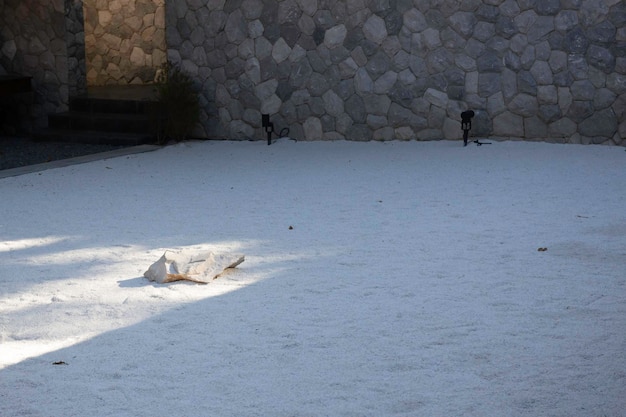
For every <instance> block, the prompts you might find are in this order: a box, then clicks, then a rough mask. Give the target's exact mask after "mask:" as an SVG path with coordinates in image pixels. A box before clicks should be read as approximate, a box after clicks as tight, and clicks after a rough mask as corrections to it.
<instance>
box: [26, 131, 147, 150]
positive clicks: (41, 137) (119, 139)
mask: <svg viewBox="0 0 626 417" xmlns="http://www.w3.org/2000/svg"><path fill="white" fill-rule="evenodd" d="M33 140H35V141H38V142H66V143H84V144H92V145H121V146H136V145H145V144H154V143H156V137H155V136H154V135H153V134H146V133H141V132H138V133H128V132H106V131H101V130H71V129H56V128H47V129H42V130H39V131H36V132H34V134H33Z"/></svg>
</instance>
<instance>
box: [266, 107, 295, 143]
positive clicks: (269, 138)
mask: <svg viewBox="0 0 626 417" xmlns="http://www.w3.org/2000/svg"><path fill="white" fill-rule="evenodd" d="M261 125H262V126H263V129H265V132H266V133H267V144H268V145H271V144H272V133H276V131H275V130H274V123H272V122H270V115H269V114H262V115H261ZM288 134H289V128H288V127H285V128H283V129H282V130H281V131H280V132H279V133H278V137H281V138H283V137H285V136H287V135H288Z"/></svg>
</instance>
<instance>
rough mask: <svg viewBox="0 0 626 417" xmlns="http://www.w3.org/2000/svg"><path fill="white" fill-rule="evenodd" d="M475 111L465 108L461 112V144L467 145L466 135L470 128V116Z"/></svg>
mask: <svg viewBox="0 0 626 417" xmlns="http://www.w3.org/2000/svg"><path fill="white" fill-rule="evenodd" d="M474 115H475V113H474V111H473V110H465V111H464V112H462V113H461V129H463V146H467V137H468V136H469V131H470V130H471V129H472V117H474Z"/></svg>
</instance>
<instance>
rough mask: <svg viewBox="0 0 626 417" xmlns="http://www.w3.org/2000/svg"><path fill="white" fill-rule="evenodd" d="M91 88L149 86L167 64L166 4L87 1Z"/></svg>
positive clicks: (156, 0)
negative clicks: (130, 85)
mask: <svg viewBox="0 0 626 417" xmlns="http://www.w3.org/2000/svg"><path fill="white" fill-rule="evenodd" d="M84 15H85V49H86V60H87V84H88V85H124V84H149V83H152V82H153V81H154V78H155V76H156V73H157V70H158V68H159V66H161V65H162V64H163V63H165V62H166V52H165V51H166V46H165V0H85V2H84Z"/></svg>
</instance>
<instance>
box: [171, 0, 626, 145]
mask: <svg viewBox="0 0 626 417" xmlns="http://www.w3.org/2000/svg"><path fill="white" fill-rule="evenodd" d="M166 9H167V10H166V21H167V23H166V25H167V44H168V57H169V59H170V60H171V61H173V62H177V63H180V64H181V66H182V67H183V69H185V70H186V71H187V72H189V73H190V74H191V75H193V77H194V78H195V79H196V80H198V85H199V87H200V88H201V91H202V97H201V100H202V104H203V111H202V115H201V120H202V126H201V127H200V128H199V129H198V131H197V134H198V135H201V136H206V137H211V138H230V139H239V138H255V139H262V138H264V137H265V134H264V132H263V130H262V129H261V126H260V123H261V114H262V113H268V114H270V115H271V117H272V121H273V122H274V124H275V125H276V126H277V127H278V128H282V127H289V128H290V131H291V133H290V136H292V137H294V138H297V139H306V140H320V139H340V138H347V139H350V140H371V139H374V140H391V139H418V140H428V139H442V138H445V139H459V138H460V137H461V133H462V132H461V130H460V121H459V119H460V116H459V114H460V112H461V111H462V110H465V109H468V108H471V109H473V110H474V111H476V113H477V114H476V117H475V119H474V123H473V127H474V130H473V131H472V132H473V133H474V134H476V135H479V136H482V137H485V136H491V137H514V138H524V139H527V140H544V139H547V140H550V141H556V142H570V143H607V144H622V145H626V3H625V2H624V1H621V0H462V1H461V0H344V1H334V0H333V1H331V0H228V1H226V0H178V1H168V2H167V3H166Z"/></svg>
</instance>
